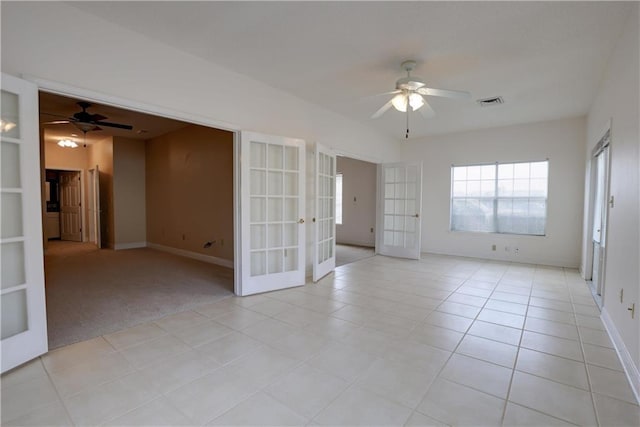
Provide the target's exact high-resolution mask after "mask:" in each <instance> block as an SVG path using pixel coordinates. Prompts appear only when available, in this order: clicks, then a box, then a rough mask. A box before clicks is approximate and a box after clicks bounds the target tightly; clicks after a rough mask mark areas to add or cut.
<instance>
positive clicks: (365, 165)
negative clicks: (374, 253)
mask: <svg viewBox="0 0 640 427" xmlns="http://www.w3.org/2000/svg"><path fill="white" fill-rule="evenodd" d="M376 168H377V166H376V165H375V164H374V163H369V162H363V161H361V160H356V159H351V158H348V157H338V158H337V161H336V170H337V172H338V173H341V174H342V176H343V178H342V225H336V243H347V244H352V245H362V246H375V241H376V239H375V233H374V232H372V231H371V229H372V228H373V229H374V231H375V226H376Z"/></svg>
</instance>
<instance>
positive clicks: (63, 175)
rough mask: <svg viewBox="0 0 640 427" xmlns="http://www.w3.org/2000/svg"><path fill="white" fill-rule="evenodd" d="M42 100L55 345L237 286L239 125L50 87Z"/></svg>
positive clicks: (117, 327) (199, 301)
mask: <svg viewBox="0 0 640 427" xmlns="http://www.w3.org/2000/svg"><path fill="white" fill-rule="evenodd" d="M39 110H40V125H41V129H42V131H41V132H42V136H41V138H42V141H43V147H42V148H43V151H44V167H45V169H46V171H45V183H44V188H45V199H44V200H43V206H44V207H45V209H46V213H45V220H44V221H43V228H44V230H43V231H44V235H45V236H46V239H45V240H44V245H45V290H46V304H47V324H48V341H49V348H50V349H55V348H58V347H61V346H64V345H69V344H73V343H75V342H79V341H85V340H88V339H91V338H95V337H99V336H101V335H105V334H107V333H112V332H116V331H119V330H122V329H126V328H130V327H133V326H137V325H140V324H143V323H145V322H149V321H153V320H158V319H160V318H162V317H165V316H168V315H171V314H176V313H178V312H181V311H184V310H186V309H189V308H191V307H193V306H195V305H199V304H203V303H207V302H209V303H211V302H214V301H217V300H219V299H221V298H224V297H227V296H229V295H232V293H233V270H232V267H233V235H232V233H231V232H230V230H232V229H233V217H232V215H233V197H232V191H233V187H232V185H231V182H232V181H233V178H232V177H233V172H232V171H233V157H232V149H233V134H232V133H231V132H227V131H222V130H218V129H213V128H206V127H204V126H197V125H192V124H189V123H185V122H182V121H177V120H171V119H167V118H162V117H157V116H151V115H148V114H142V113H138V112H133V111H128V110H123V109H119V108H114V107H109V106H105V105H100V104H89V103H86V101H83V100H78V99H73V98H69V97H64V96H60V95H55V94H51V93H46V92H41V93H40V94H39ZM83 113H86V114H91V115H92V117H91V119H93V120H97V123H98V124H97V125H95V124H86V123H84V122H80V121H77V120H78V117H80V118H82V116H79V115H78V114H83ZM187 212H189V214H188V219H187Z"/></svg>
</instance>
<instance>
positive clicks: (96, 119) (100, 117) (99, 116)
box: [91, 114, 108, 122]
mask: <svg viewBox="0 0 640 427" xmlns="http://www.w3.org/2000/svg"><path fill="white" fill-rule="evenodd" d="M104 119H108V117H106V116H103V115H102V114H92V115H91V121H92V122H99V121H100V120H104Z"/></svg>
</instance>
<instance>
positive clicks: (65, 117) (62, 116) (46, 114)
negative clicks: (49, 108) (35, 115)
mask: <svg viewBox="0 0 640 427" xmlns="http://www.w3.org/2000/svg"><path fill="white" fill-rule="evenodd" d="M40 115H41V116H51V117H60V118H62V119H69V117H68V116H65V115H63V114H54V113H46V112H44V111H40Z"/></svg>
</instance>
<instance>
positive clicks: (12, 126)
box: [1, 90, 20, 139]
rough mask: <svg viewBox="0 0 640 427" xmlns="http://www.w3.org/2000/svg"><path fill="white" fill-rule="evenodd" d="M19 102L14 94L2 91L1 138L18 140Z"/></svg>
mask: <svg viewBox="0 0 640 427" xmlns="http://www.w3.org/2000/svg"><path fill="white" fill-rule="evenodd" d="M19 102H20V100H19V98H18V95H16V94H15V93H11V92H7V91H6V90H3V91H2V108H1V110H2V136H7V137H9V138H16V139H19V138H20V115H19V111H20V103H19Z"/></svg>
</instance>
